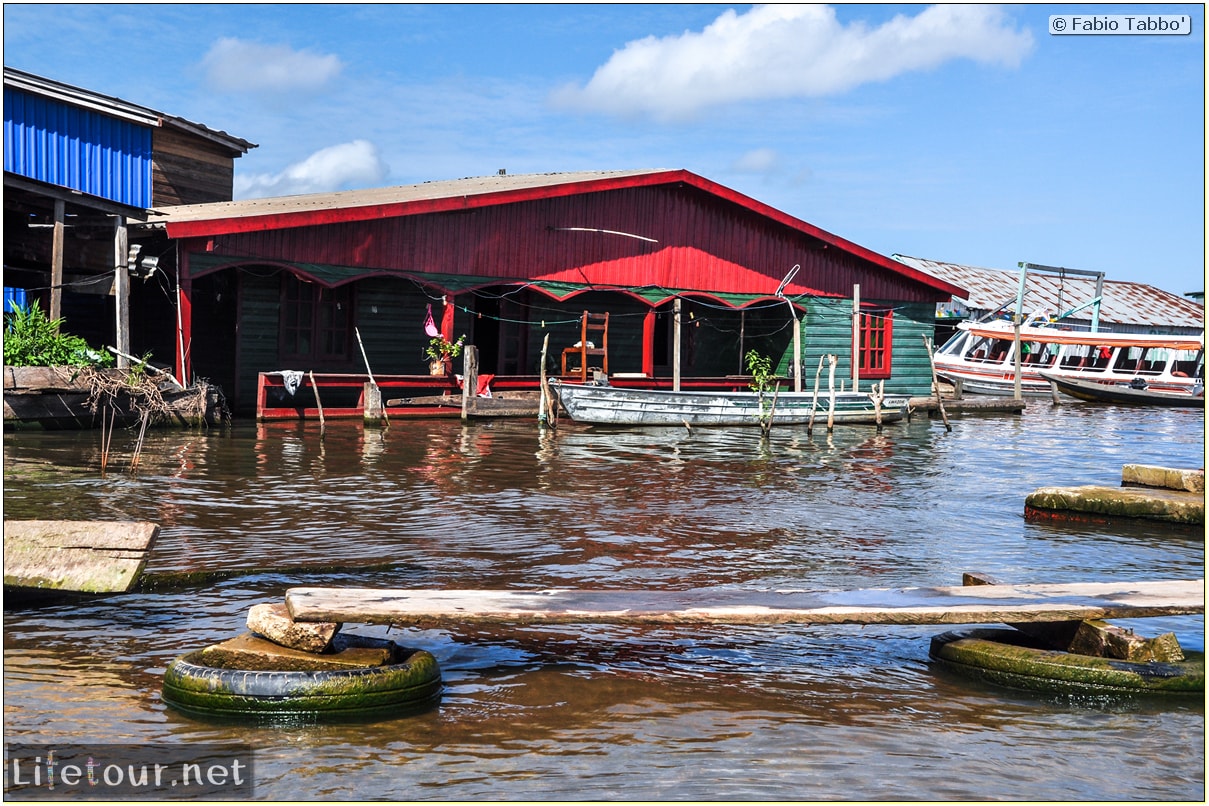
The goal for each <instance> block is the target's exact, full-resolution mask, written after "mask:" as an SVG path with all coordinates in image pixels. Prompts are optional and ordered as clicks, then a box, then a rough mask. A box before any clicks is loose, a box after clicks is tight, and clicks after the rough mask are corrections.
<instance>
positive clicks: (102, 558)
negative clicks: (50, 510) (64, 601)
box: [4, 521, 160, 593]
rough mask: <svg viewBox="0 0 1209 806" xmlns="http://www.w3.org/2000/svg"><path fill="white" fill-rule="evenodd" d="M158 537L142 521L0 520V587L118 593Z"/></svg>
mask: <svg viewBox="0 0 1209 806" xmlns="http://www.w3.org/2000/svg"><path fill="white" fill-rule="evenodd" d="M159 533H160V528H159V526H157V525H156V524H154V523H146V522H143V521H5V522H4V588H5V590H6V591H26V592H42V593H46V592H76V593H124V592H126V591H129V590H130V589H131V588H132V587H134V585H135V583H136V582H137V581H138V579H139V575H140V574H142V573H143V567H144V566H145V565H146V564H147V555H148V553H149V552H150V551H151V547H152V546H153V545H154V544H155V540H156V538H157V537H158V536H159Z"/></svg>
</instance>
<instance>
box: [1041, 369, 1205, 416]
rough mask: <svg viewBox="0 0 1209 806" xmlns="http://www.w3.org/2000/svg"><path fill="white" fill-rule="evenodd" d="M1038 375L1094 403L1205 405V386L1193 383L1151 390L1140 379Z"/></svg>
mask: <svg viewBox="0 0 1209 806" xmlns="http://www.w3.org/2000/svg"><path fill="white" fill-rule="evenodd" d="M1041 377H1042V378H1044V379H1045V380H1047V381H1049V382H1050V383H1051V384H1053V385H1054V386H1055V387H1057V389H1058V391H1059V392H1061V393H1062V394H1064V395H1070V396H1071V397H1076V398H1079V399H1080V400H1090V401H1094V402H1097V403H1122V404H1126V405H1131V406H1171V407H1178V408H1188V409H1203V408H1205V387H1204V386H1195V387H1192V388H1190V389H1188V390H1187V391H1179V392H1173V391H1162V390H1158V389H1153V388H1151V387H1150V385H1149V384H1148V383H1147V382H1146V381H1145V380H1143V379H1142V378H1136V379H1134V380H1133V381H1131V382H1130V383H1115V382H1112V381H1091V380H1084V379H1082V378H1068V377H1064V376H1062V375H1054V374H1051V373H1048V372H1042V373H1041Z"/></svg>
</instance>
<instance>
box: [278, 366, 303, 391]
mask: <svg viewBox="0 0 1209 806" xmlns="http://www.w3.org/2000/svg"><path fill="white" fill-rule="evenodd" d="M281 381H282V383H284V384H285V390H286V391H287V392H289V393H290V397H293V396H294V393H295V392H297V391H298V387H299V386H301V385H302V373H301V372H300V371H299V370H296V369H283V370H281Z"/></svg>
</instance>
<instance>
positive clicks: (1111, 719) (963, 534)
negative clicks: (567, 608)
mask: <svg viewBox="0 0 1209 806" xmlns="http://www.w3.org/2000/svg"><path fill="white" fill-rule="evenodd" d="M136 437H137V434H135V433H128V434H123V433H119V434H118V436H117V437H116V438H115V439H114V445H113V457H112V458H111V460H110V468H109V471H108V472H107V473H106V474H105V475H103V476H102V474H101V473H100V470H99V467H100V461H99V459H100V436H99V434H98V433H94V432H77V433H37V432H16V433H7V434H5V438H4V516H5V517H6V518H76V519H94V518H95V519H131V520H150V521H155V522H157V523H159V524H161V525H162V527H163V531H162V534H161V537H160V540H159V543H158V545H157V547H156V549H155V551H154V553H153V557H152V560H151V562H150V563H149V566H148V569H147V570H148V572H151V573H162V572H175V571H212V570H240V569H244V570H247V569H269V570H262V571H258V572H256V573H252V574H250V575H247V576H241V577H235V578H231V579H225V580H219V581H214V582H212V583H208V584H205V585H201V586H197V587H191V588H186V589H180V590H170V591H165V592H157V593H138V594H132V595H127V596H122V597H114V598H107V599H101V600H96V601H92V602H87V603H59V604H50V605H42V606H28V605H22V606H15V605H12V604H6V610H5V613H4V692H3V695H4V729H5V741H6V742H22V743H27V744H48V743H63V744H87V743H93V742H121V743H145V742H146V743H190V742H198V743H201V742H246V743H248V744H250V745H252V746H254V747H255V748H256V757H255V765H256V766H255V797H257V798H263V799H274V800H295V799H304V800H308V799H373V798H386V799H405V800H445V801H448V800H479V799H510V800H517V799H520V800H524V799H553V800H605V799H607V800H753V799H782V800H783V799H804V800H829V799H845V800H848V799H850V800H887V799H888V800H901V799H923V800H973V799H1003V800H1134V799H1155V800H1203V799H1204V796H1205V788H1204V772H1205V755H1204V750H1205V717H1204V702H1203V699H1202V698H1196V697H1194V698H1188V699H1163V698H1137V697H1133V698H1130V697H1110V696H1080V697H1073V696H1061V695H1043V694H1035V693H1027V692H1019V691H1012V690H1008V689H1001V688H993V687H990V686H987V685H984V684H979V683H975V682H973V681H969V680H965V679H962V678H959V677H954V676H952V675H951V674H949V673H946V672H945V671H944V670H942V669H939V668H936V667H935V666H934V665H933V664H932V663H931V662H930V660H929V659H928V655H927V648H928V640H929V638H930V637H931V636H932V635H934V634H935V633H936V632H938V631H939V630H940V628H937V627H876V626H870V627H863V628H862V627H855V626H838V627H826V628H822V627H807V626H800V627H799V626H788V627H786V626H745V627H680V628H662V627H660V628H654V627H647V628H639V627H620V626H609V625H583V626H576V625H571V626H563V627H557V628H555V627H547V628H538V627H515V626H498V627H482V626H476V627H467V628H465V629H443V630H420V629H413V628H407V627H397V628H395V629H392V630H390V631H389V632H388V631H387V629H386V628H384V627H368V626H359V625H346V627H345V629H346V630H348V631H355V632H359V633H362V634H367V635H377V636H382V635H388V634H389V636H390V637H393V638H395V639H396V640H399V641H401V642H403V643H406V644H408V645H411V646H418V647H422V648H424V649H427V650H429V651H431V652H433V653H434V654H435V655H436V656H437V658H438V660H439V662H440V664H441V668H442V670H443V672H444V677H445V683H446V687H445V690H444V693H443V696H442V698H441V701H440V703H439V705H438V706H437V707H436V708H434V709H433V710H431V711H428V712H426V713H423V714H420V715H417V716H408V717H405V718H398V719H387V720H383V721H378V722H372V723H369V724H344V725H339V724H336V725H309V726H308V725H297V724H295V725H279V726H272V727H264V726H260V727H257V726H251V725H246V724H223V723H215V722H208V721H202V720H198V719H195V718H192V717H189V716H185V715H183V714H180V713H178V712H176V711H174V710H172V709H171V708H168V707H166V706H165V705H164V703H163V702H162V701H161V699H160V681H161V678H162V675H163V671H164V668H165V666H166V665H167V664H168V663H169V662H170V661H171V659H172V658H173V657H175V656H176V655H178V654H181V653H183V652H186V651H190V650H193V649H197V648H200V647H203V646H205V645H207V644H209V643H213V642H217V641H220V640H223V639H226V638H229V637H232V636H233V635H236V634H238V633H239V632H241V631H243V629H244V620H245V618H246V614H247V610H248V608H249V607H251V606H252V605H253V604H257V603H261V602H270V601H281V599H282V597H283V595H284V592H285V590H286V588H288V587H290V586H294V585H355V586H381V587H462V588H469V587H486V588H489V587H501V588H514V589H519V588H549V587H600V588H645V587H657V588H692V587H703V586H711V585H720V586H737V587H752V588H764V587H783V586H792V587H798V588H812V589H847V588H869V587H902V586H917V585H923V586H931V585H957V584H960V580H961V574H962V572H964V571H981V572H985V573H988V574H991V575H993V576H996V577H999V578H1001V579H1004V580H1006V581H1012V582H1077V581H1108V580H1130V579H1137V580H1143V579H1188V578H1201V577H1203V576H1204V564H1205V552H1204V548H1205V539H1204V537H1205V536H1204V532H1203V530H1188V529H1179V528H1171V527H1166V526H1162V525H1156V524H1139V523H1118V524H1060V523H1045V524H1034V523H1028V522H1025V520H1024V518H1023V506H1024V497H1025V495H1027V493H1029V492H1031V491H1032V490H1033V489H1035V488H1036V487H1040V486H1044V485H1051V484H1057V485H1072V486H1073V485H1078V484H1110V485H1116V484H1119V482H1120V473H1121V466H1122V465H1123V464H1125V463H1130V462H1139V463H1144V464H1160V465H1165V466H1175V467H1201V466H1203V464H1204V415H1203V413H1202V412H1189V411H1179V410H1170V411H1163V410H1143V409H1128V408H1114V407H1095V406H1092V405H1084V404H1079V403H1069V404H1066V405H1063V406H1062V407H1060V408H1058V409H1053V408H1051V406H1050V404H1049V402H1048V401H1046V402H1033V403H1030V405H1029V408H1028V409H1027V410H1026V412H1025V413H1024V415H1022V416H1014V415H983V416H967V417H957V418H953V431H952V432H951V433H946V431H945V430H944V428H943V426H942V425H940V423H939V422H936V421H929V420H927V419H924V418H918V417H917V418H916V419H914V420H913V421H912V422H910V423H901V424H896V425H891V426H887V427H886V429H885V430H884V431H883V432H882V433H881V434H877V433H876V432H875V431H874V429H872V428H865V427H847V428H843V429H837V430H836V432H835V433H834V434H832V435H828V434H827V433H826V431H825V429H821V428H820V429H817V430H816V431H815V433H814V435H813V436H807V434H806V432H805V428H782V429H778V430H775V431H774V432H773V434H772V436H771V438H770V439H769V440H768V441H766V442H762V441H760V440H759V439H758V438H757V435H756V433H755V432H754V431H751V430H736V429H724V430H713V431H711V430H701V429H698V430H694V431H693V432H691V433H690V432H688V431H686V430H685V429H682V428H681V429H654V430H607V429H596V428H582V427H574V426H571V427H565V428H563V429H561V430H560V432H559V433H558V434H557V435H550V434H548V433H547V434H545V435H543V434H540V433H539V431H538V428H537V425H536V424H535V423H533V422H528V421H495V422H486V423H477V424H471V425H467V426H464V425H463V424H462V423H461V422H460V421H425V422H395V423H392V424H391V426H390V427H389V428H388V429H386V430H384V431H373V430H371V431H366V430H365V429H363V428H362V427H361V426H360V424H359V423H336V424H332V423H329V425H328V428H327V431H326V435H325V437H324V438H323V439H320V437H319V431H318V427H317V425H315V424H307V425H305V426H304V425H299V424H293V423H289V424H272V425H255V424H251V423H244V424H237V425H236V426H234V427H233V428H231V429H229V430H225V431H224V430H211V431H207V432H193V433H182V432H179V431H159V432H154V433H150V434H148V436H147V439H146V444H145V446H144V452H143V455H142V457H141V460H140V464H139V468H138V470H137V471H136V472H135V473H130V472H128V471H127V470H126V466H127V465H128V464H129V457H130V451H131V448H132V446H133V443H134V440H135V438H136ZM382 564H386V565H385V566H383V565H382ZM358 565H376V566H378V567H377V568H375V569H372V570H361V571H358V570H355V569H353V568H352V567H353V566H358ZM296 566H314V567H313V568H312V569H310V570H307V571H293V572H290V573H278V572H274V571H272V570H271V569H274V568H281V567H296ZM325 568H327V569H331V568H340V569H343V570H324V569H325ZM1124 624H1125V626H1131V627H1134V628H1136V629H1138V630H1139V631H1140V632H1144V633H1148V634H1157V633H1159V632H1164V631H1168V630H1172V631H1175V632H1176V634H1177V636H1178V637H1179V639H1180V641H1181V643H1182V644H1183V645H1184V646H1185V647H1186V648H1188V649H1198V650H1200V649H1203V648H1204V619H1203V617H1200V616H1183V617H1177V618H1164V619H1142V620H1137V621H1135V622H1133V623H1128V622H1124Z"/></svg>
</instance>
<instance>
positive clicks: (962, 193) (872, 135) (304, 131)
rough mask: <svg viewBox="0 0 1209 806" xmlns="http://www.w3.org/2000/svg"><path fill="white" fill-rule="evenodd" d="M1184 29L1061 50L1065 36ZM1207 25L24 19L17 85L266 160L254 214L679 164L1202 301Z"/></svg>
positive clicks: (451, 14) (870, 10) (1085, 13)
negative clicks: (449, 183)
mask: <svg viewBox="0 0 1209 806" xmlns="http://www.w3.org/2000/svg"><path fill="white" fill-rule="evenodd" d="M1055 14H1058V15H1072V14H1077V15H1080V19H1081V21H1082V24H1086V23H1087V22H1088V21H1089V20H1090V21H1091V22H1092V23H1093V24H1094V22H1095V20H1097V19H1103V18H1104V15H1109V14H1111V15H1117V16H1118V17H1120V16H1125V15H1132V14H1146V15H1151V16H1153V15H1156V14H1175V15H1185V16H1187V17H1188V18H1189V20H1190V22H1191V33H1190V34H1184V35H1160V34H1141V35H1130V34H1117V35H1103V34H1093V35H1056V34H1052V33H1051V32H1050V16H1051V15H1055ZM1204 23H1205V18H1204V6H1203V5H1149V4H1145V5H1143V4H1136V5H1135V4H1125V5H1112V6H1095V5H1081V4H1080V5H1027V6H1014V5H1005V6H991V5H976V6H951V5H947V6H924V5H868V4H862V5H848V4H837V5H831V6H825V5H771V6H747V5H743V6H739V5H736V6H727V5H656V4H630V5H626V4H622V5H504V4H480V5H444V4H438V5H393V4H364V5H358V4H349V5H312V4H304V5H246V4H197V5H194V4H179V3H172V4H131V5H122V4H113V3H105V4H82V5H69V4H43V3H31V4H21V3H6V4H5V5H4V18H3V41H4V64H5V66H6V67H13V68H17V69H19V70H24V71H27V72H30V73H35V74H37V75H40V76H44V77H46V78H51V79H54V80H57V81H62V82H65V83H68V84H72V85H75V86H77V87H82V88H85V89H88V90H92V91H95V92H99V93H102V94H105V95H111V96H115V97H118V98H122V99H123V100H126V101H129V102H131V103H135V104H139V105H142V106H147V107H150V108H152V109H156V110H158V111H161V112H165V113H167V114H171V115H176V116H179V117H183V118H186V119H188V120H191V121H194V122H197V123H202V124H204V125H206V126H209V127H210V128H213V129H219V130H222V131H226V132H228V133H230V134H233V135H235V136H237V137H240V138H243V139H245V140H248V141H251V142H253V143H256V144H257V147H256V148H254V149H252V150H251V151H249V152H248V153H247V154H246V155H244V156H243V157H241V158H239V159H238V160H236V163H235V197H236V198H253V197H262V196H278V195H292V194H298V193H312V192H322V191H332V190H351V189H358V188H366V187H382V186H388V185H407V184H414V183H419V182H425V181H430V180H445V179H457V178H462V177H469V176H483V175H488V174H495V173H498V172H499V171H500V170H506V171H507V172H508V173H510V174H523V173H549V172H560V171H582V170H633V169H686V170H689V171H692V172H693V173H696V174H698V175H700V176H703V177H705V178H706V179H709V180H711V181H714V182H717V183H719V184H721V185H724V186H726V187H728V188H731V189H733V190H736V191H738V192H740V193H743V194H745V195H747V196H749V197H751V198H754V199H756V200H757V201H760V202H763V203H765V204H768V205H771V206H773V207H775V208H777V209H779V210H781V211H783V212H785V213H788V214H789V215H792V216H794V217H796V218H799V219H802V220H804V221H807V222H809V223H810V224H813V225H814V226H817V227H821V228H822V229H825V230H827V231H829V232H832V233H834V234H836V235H839V236H840V237H843V238H846V239H848V240H850V241H853V242H855V243H858V244H860V245H861V246H864V247H867V248H869V249H872V250H874V251H876V252H880V253H881V254H884V255H892V254H895V253H899V254H904V255H910V256H913V257H920V258H928V259H932V260H939V261H947V262H953V263H959V264H963V265H969V266H979V267H986V268H996V269H1006V270H1012V271H1015V270H1017V267H1018V264H1019V263H1021V262H1030V263H1034V264H1041V265H1049V266H1063V267H1066V268H1074V269H1083V270H1091V271H1102V272H1104V273H1105V275H1106V277H1107V279H1109V280H1128V281H1136V282H1143V283H1148V284H1150V285H1154V286H1157V287H1159V288H1161V289H1163V290H1166V291H1169V292H1172V293H1175V294H1185V293H1189V292H1199V291H1203V290H1204V288H1205V75H1206V73H1205V31H1204Z"/></svg>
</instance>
